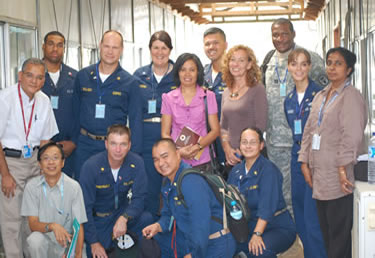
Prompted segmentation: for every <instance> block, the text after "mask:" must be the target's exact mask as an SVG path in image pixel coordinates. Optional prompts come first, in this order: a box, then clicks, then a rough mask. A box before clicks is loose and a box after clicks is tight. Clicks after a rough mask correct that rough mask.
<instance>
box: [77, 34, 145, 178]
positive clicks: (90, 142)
mask: <svg viewBox="0 0 375 258" xmlns="http://www.w3.org/2000/svg"><path fill="white" fill-rule="evenodd" d="M122 51H123V38H122V35H121V34H120V33H119V32H117V31H113V30H110V31H107V32H105V33H104V34H103V37H102V39H101V42H100V61H99V62H98V63H97V64H94V65H91V66H88V67H86V68H84V69H82V70H81V71H79V72H78V74H77V78H76V81H75V90H76V92H77V94H76V96H75V97H74V100H73V104H74V111H75V113H76V116H75V134H76V137H77V138H78V139H76V142H78V144H77V150H76V156H75V157H76V162H75V163H76V165H75V172H76V178H77V179H78V178H79V173H80V168H81V167H82V164H83V162H84V161H85V160H87V159H88V158H89V157H91V156H92V155H94V154H96V153H98V152H101V151H103V150H104V149H105V148H104V140H105V134H106V130H107V128H108V127H109V126H110V125H113V124H123V125H126V124H127V118H128V116H129V125H130V129H131V130H132V132H133V133H132V143H133V146H132V151H134V152H136V153H141V150H142V96H141V92H140V90H139V87H138V83H137V81H136V80H135V79H134V77H133V76H132V75H130V74H129V73H128V72H126V71H125V70H124V69H123V68H122V67H121V66H120V64H119V59H120V56H121V54H122Z"/></svg>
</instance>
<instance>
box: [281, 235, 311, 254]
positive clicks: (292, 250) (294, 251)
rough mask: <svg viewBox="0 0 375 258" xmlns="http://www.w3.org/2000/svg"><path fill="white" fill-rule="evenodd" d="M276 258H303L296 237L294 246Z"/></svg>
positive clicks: (300, 243)
mask: <svg viewBox="0 0 375 258" xmlns="http://www.w3.org/2000/svg"><path fill="white" fill-rule="evenodd" d="M277 257H278V258H304V255H303V247H302V242H301V240H300V239H299V237H298V236H297V239H296V241H295V242H294V244H293V245H292V246H291V247H290V248H289V249H288V250H287V251H286V252H284V253H282V254H279V255H278V256H277Z"/></svg>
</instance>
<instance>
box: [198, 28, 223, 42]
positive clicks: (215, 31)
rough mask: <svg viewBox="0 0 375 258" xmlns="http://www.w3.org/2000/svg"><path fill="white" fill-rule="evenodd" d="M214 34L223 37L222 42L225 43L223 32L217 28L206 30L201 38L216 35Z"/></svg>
mask: <svg viewBox="0 0 375 258" xmlns="http://www.w3.org/2000/svg"><path fill="white" fill-rule="evenodd" d="M216 33H219V34H220V35H221V36H223V38H224V41H227V37H226V36H225V33H224V31H223V30H222V29H220V28H217V27H211V28H208V29H207V30H206V31H205V32H204V33H203V38H205V37H206V36H207V35H211V34H216Z"/></svg>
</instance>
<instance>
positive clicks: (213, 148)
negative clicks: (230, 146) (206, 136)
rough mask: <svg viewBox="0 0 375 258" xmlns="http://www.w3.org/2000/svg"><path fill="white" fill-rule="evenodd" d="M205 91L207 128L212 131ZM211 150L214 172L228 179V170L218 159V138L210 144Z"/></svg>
mask: <svg viewBox="0 0 375 258" xmlns="http://www.w3.org/2000/svg"><path fill="white" fill-rule="evenodd" d="M204 93H205V94H206V95H205V96H204V111H205V115H206V128H207V133H209V132H210V131H211V127H210V124H209V122H208V107H207V90H204ZM208 149H209V152H210V160H211V169H212V172H213V174H216V175H220V176H222V177H224V179H226V176H225V175H226V174H227V173H226V172H225V166H224V164H221V163H220V162H219V161H218V158H217V157H218V155H217V153H218V152H217V145H216V140H215V141H213V142H212V143H211V144H210V145H209V146H208Z"/></svg>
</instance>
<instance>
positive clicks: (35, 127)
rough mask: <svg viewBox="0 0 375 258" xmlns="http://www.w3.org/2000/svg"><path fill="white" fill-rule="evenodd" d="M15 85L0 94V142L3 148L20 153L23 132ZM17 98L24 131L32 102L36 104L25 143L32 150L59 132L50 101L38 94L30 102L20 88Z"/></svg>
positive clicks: (24, 137)
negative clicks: (20, 98)
mask: <svg viewBox="0 0 375 258" xmlns="http://www.w3.org/2000/svg"><path fill="white" fill-rule="evenodd" d="M17 85H18V84H15V85H12V86H10V87H8V88H5V89H3V90H1V91H0V108H1V115H0V142H1V144H2V146H3V148H11V149H16V150H22V147H23V146H24V145H25V144H26V133H25V129H24V122H23V118H22V109H21V104H20V100H19V96H18V87H17ZM21 97H22V103H23V110H24V115H25V123H26V130H27V128H28V125H29V119H30V114H31V110H32V106H33V103H34V101H36V102H35V107H34V114H33V117H32V119H33V120H32V122H31V128H30V133H29V138H28V143H29V144H31V145H32V147H35V146H39V145H40V141H41V140H49V139H51V138H52V137H53V136H54V135H56V134H57V133H58V132H59V130H58V128H57V124H56V120H55V116H54V114H53V110H52V106H51V102H50V100H49V98H48V97H47V95H45V94H44V93H43V92H42V91H38V92H37V93H35V95H34V98H33V99H32V100H31V101H30V99H29V97H28V96H27V95H26V93H25V92H24V91H23V90H22V87H21Z"/></svg>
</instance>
